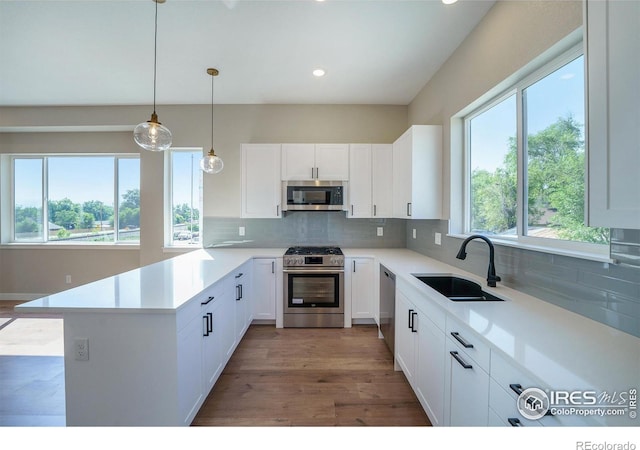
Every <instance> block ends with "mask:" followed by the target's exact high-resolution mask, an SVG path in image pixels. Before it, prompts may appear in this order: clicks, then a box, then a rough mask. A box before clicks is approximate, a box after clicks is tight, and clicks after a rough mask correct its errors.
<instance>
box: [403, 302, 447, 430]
mask: <svg viewBox="0 0 640 450" xmlns="http://www.w3.org/2000/svg"><path fill="white" fill-rule="evenodd" d="M420 306H421V308H418V307H417V306H416V304H415V303H414V302H413V301H412V300H411V299H410V298H409V297H408V296H407V295H406V294H405V293H404V292H403V291H401V290H399V289H396V336H395V358H396V362H397V363H398V366H399V367H400V369H402V371H403V372H404V374H405V376H406V377H407V380H408V381H409V384H410V385H411V387H412V388H413V390H414V392H415V393H416V396H417V397H418V400H419V401H420V404H421V405H422V407H423V409H424V410H425V412H426V413H427V416H428V417H429V420H430V421H431V424H432V425H443V422H444V399H445V397H444V387H445V383H444V375H445V367H444V364H445V357H444V351H445V337H444V331H443V328H444V323H445V322H444V321H445V314H444V312H443V311H442V310H440V309H439V308H438V307H436V306H432V305H427V304H424V302H421V304H420Z"/></svg>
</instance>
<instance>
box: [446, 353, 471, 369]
mask: <svg viewBox="0 0 640 450" xmlns="http://www.w3.org/2000/svg"><path fill="white" fill-rule="evenodd" d="M449 353H450V354H451V356H453V357H454V359H455V360H456V361H458V362H459V363H460V365H461V366H462V367H464V368H465V369H472V368H473V366H472V365H471V364H467V363H466V362H465V361H464V359H462V358H460V356H458V352H449Z"/></svg>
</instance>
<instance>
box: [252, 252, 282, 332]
mask: <svg viewBox="0 0 640 450" xmlns="http://www.w3.org/2000/svg"><path fill="white" fill-rule="evenodd" d="M281 264H282V263H280V264H278V261H277V259H276V258H255V259H254V260H253V279H252V297H253V319H254V320H276V300H277V295H278V289H277V280H278V276H277V273H278V271H281V270H282V269H281V268H280V269H279V265H281Z"/></svg>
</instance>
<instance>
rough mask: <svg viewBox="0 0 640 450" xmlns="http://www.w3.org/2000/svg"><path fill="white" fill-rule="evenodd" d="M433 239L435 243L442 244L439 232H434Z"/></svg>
mask: <svg viewBox="0 0 640 450" xmlns="http://www.w3.org/2000/svg"><path fill="white" fill-rule="evenodd" d="M434 241H435V243H436V245H442V235H441V234H440V233H436V237H435V239H434Z"/></svg>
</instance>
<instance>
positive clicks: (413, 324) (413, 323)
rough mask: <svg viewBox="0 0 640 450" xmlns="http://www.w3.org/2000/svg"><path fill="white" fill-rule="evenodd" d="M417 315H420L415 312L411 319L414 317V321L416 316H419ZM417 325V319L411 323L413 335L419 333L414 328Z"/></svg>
mask: <svg viewBox="0 0 640 450" xmlns="http://www.w3.org/2000/svg"><path fill="white" fill-rule="evenodd" d="M417 315H418V313H417V312H413V313H411V317H412V319H413V318H414V317H415V316H417ZM415 324H416V321H415V319H413V320H412V321H411V332H412V333H417V332H418V330H416V329H415V327H414V326H415Z"/></svg>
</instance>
